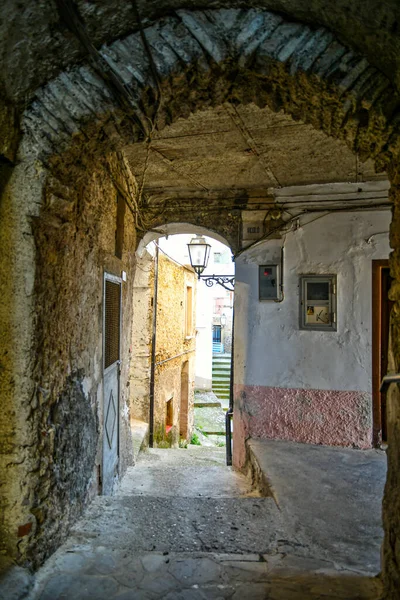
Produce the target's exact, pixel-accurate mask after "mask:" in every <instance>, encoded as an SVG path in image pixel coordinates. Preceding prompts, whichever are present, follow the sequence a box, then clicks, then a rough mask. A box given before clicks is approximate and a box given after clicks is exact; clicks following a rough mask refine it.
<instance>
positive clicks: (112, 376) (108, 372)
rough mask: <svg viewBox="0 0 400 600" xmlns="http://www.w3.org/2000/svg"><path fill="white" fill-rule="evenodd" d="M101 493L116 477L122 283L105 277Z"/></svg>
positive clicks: (108, 491) (109, 490)
mask: <svg viewBox="0 0 400 600" xmlns="http://www.w3.org/2000/svg"><path fill="white" fill-rule="evenodd" d="M103 305H104V321H103V323H104V328H103V358H104V360H103V364H104V375H103V469H102V493H103V495H106V496H109V495H110V494H112V491H113V486H114V482H115V481H116V479H117V477H118V459H119V387H120V386H119V373H120V364H121V360H120V346H121V280H120V279H119V277H115V276H113V275H109V274H108V273H106V274H105V275H104V303H103Z"/></svg>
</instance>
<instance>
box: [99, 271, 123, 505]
mask: <svg viewBox="0 0 400 600" xmlns="http://www.w3.org/2000/svg"><path fill="white" fill-rule="evenodd" d="M106 281H112V282H113V283H118V284H119V286H120V297H119V340H118V356H119V359H118V361H115V362H113V363H112V364H111V365H109V366H108V367H106V368H105V359H106V352H105V344H106V335H105V332H106V310H105V308H106ZM122 282H123V280H122V278H121V277H119V276H118V275H113V274H112V273H108V272H107V271H104V273H103V307H102V308H103V335H102V337H103V340H102V352H103V357H102V371H103V374H102V382H103V385H102V388H103V393H102V396H103V402H102V422H101V432H102V448H104V436H105V431H104V430H105V418H106V415H105V414H104V412H105V411H104V407H105V402H104V400H105V398H104V379H105V376H106V375H107V374H108V373H109V372H110V371H111V370H112V369H114V368H115V365H116V363H118V364H117V381H118V386H117V387H118V399H117V408H118V410H117V470H118V474H119V468H120V463H119V457H120V393H121V385H120V374H121V363H122V359H121V340H122ZM103 452H104V450H102V459H101V474H102V477H101V480H102V483H101V487H102V489H101V493H102V494H103V464H104V462H103V461H104V455H103Z"/></svg>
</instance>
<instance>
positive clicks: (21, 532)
mask: <svg viewBox="0 0 400 600" xmlns="http://www.w3.org/2000/svg"><path fill="white" fill-rule="evenodd" d="M31 531H32V523H25V525H20V526H19V527H18V537H24V536H25V535H28V534H29V533H30V532H31Z"/></svg>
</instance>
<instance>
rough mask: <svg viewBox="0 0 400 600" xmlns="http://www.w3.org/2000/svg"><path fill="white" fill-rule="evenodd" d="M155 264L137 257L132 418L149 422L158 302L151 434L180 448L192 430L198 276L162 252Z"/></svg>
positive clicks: (157, 443) (148, 257)
mask: <svg viewBox="0 0 400 600" xmlns="http://www.w3.org/2000/svg"><path fill="white" fill-rule="evenodd" d="M139 263H140V265H139ZM156 265H157V262H156V261H155V258H154V256H153V255H152V254H150V253H148V252H146V253H145V254H144V256H142V257H141V258H140V259H139V260H138V266H140V268H139V269H137V272H136V278H135V282H134V295H133V304H134V309H133V326H132V358H131V379H130V391H131V419H133V420H136V419H138V420H141V421H144V422H146V423H149V422H150V395H151V393H152V392H151V362H152V359H153V355H152V352H151V347H152V334H153V318H154V312H153V307H154V302H155V301H156V310H157V321H156V323H157V327H156V347H155V356H154V409H153V419H152V420H153V425H152V426H153V432H152V434H153V435H152V438H153V443H154V446H155V447H166V446H174V447H177V446H178V445H179V443H180V442H181V443H185V442H187V441H190V439H191V436H192V432H193V419H194V412H193V410H194V364H195V352H196V329H195V310H196V277H195V274H194V271H193V270H192V269H191V267H187V266H181V265H180V264H178V263H176V262H175V261H174V260H172V259H170V258H168V257H167V256H166V255H164V254H163V253H162V252H160V253H159V257H158V267H157V266H156ZM156 270H157V273H158V274H157V296H155V293H154V284H155V279H156V274H155V271H156Z"/></svg>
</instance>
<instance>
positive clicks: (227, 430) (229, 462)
mask: <svg viewBox="0 0 400 600" xmlns="http://www.w3.org/2000/svg"><path fill="white" fill-rule="evenodd" d="M234 354H235V309H233V310H232V346H231V381H230V386H229V408H228V412H227V413H226V415H225V437H226V464H227V465H228V466H231V465H232V427H231V425H232V417H233V363H234Z"/></svg>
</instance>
